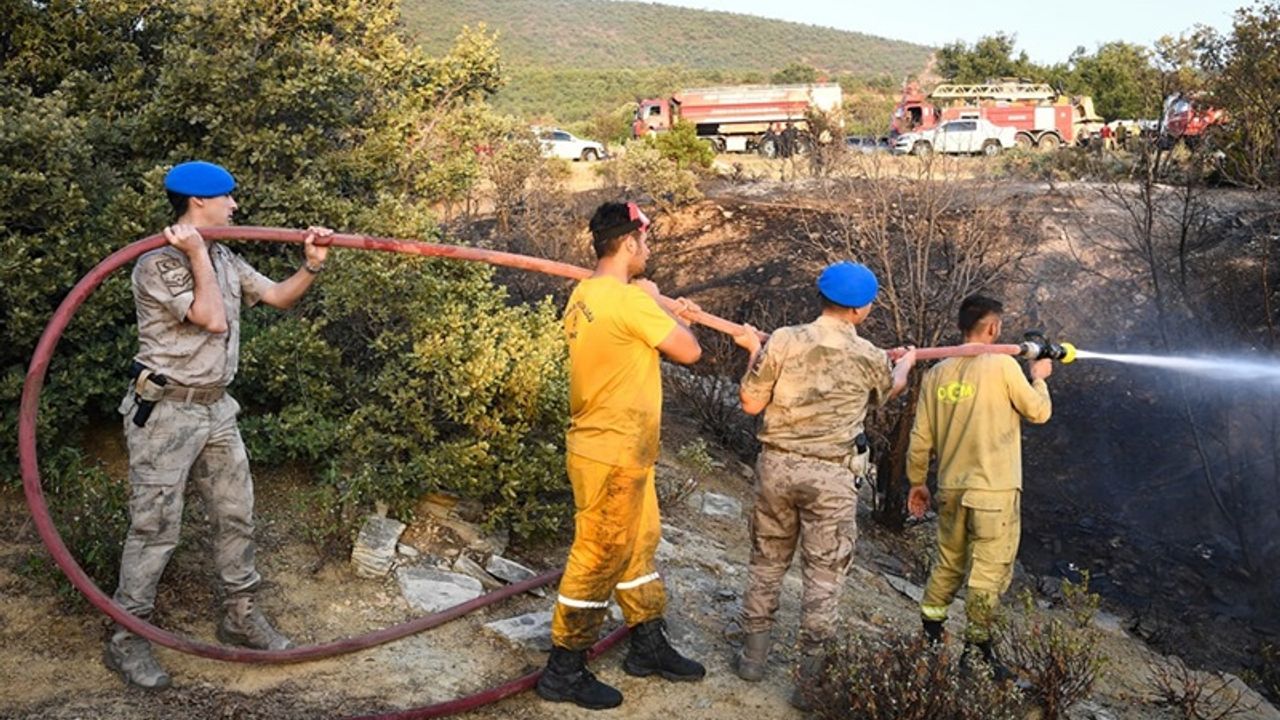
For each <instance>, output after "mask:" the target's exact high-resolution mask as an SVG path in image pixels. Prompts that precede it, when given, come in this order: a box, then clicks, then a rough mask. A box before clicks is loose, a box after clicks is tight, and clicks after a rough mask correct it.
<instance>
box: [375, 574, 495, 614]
mask: <svg viewBox="0 0 1280 720" xmlns="http://www.w3.org/2000/svg"><path fill="white" fill-rule="evenodd" d="M396 579H397V580H399V581H400V593H401V594H402V595H403V596H404V599H405V600H406V601H407V602H408V603H409V605H410V606H412V607H413V609H415V610H419V611H421V612H425V613H433V612H440V611H441V610H447V609H448V608H451V607H453V606H454V605H459V604H461V603H464V602H467V601H468V600H474V599H475V598H478V597H480V596H481V595H483V594H484V586H483V585H481V584H480V581H479V580H476V579H475V578H473V577H468V576H466V575H460V574H458V573H452V572H445V571H444V570H436V569H434V568H425V567H402V568H400V569H399V570H396Z"/></svg>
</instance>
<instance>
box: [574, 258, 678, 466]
mask: <svg viewBox="0 0 1280 720" xmlns="http://www.w3.org/2000/svg"><path fill="white" fill-rule="evenodd" d="M675 327H676V321H675V320H674V319H672V317H671V316H670V315H668V314H667V313H666V312H665V311H663V309H662V308H661V307H659V306H658V303H657V301H656V300H654V299H653V298H652V297H650V296H649V295H648V294H647V293H645V291H643V290H641V289H640V288H638V287H635V286H634V285H627V284H625V283H622V282H621V281H619V280H618V279H617V278H613V277H593V278H588V279H586V280H583V281H582V282H580V283H578V286H577V287H576V288H574V290H573V294H572V295H570V296H569V304H568V306H567V307H566V308H565V312H564V332H565V336H566V337H567V338H568V341H569V412H570V414H571V415H572V418H573V419H572V422H571V423H570V426H569V433H568V436H567V437H566V440H565V445H566V448H567V449H568V451H569V452H571V453H573V454H575V455H581V456H583V457H585V458H588V459H591V460H595V461H596V462H602V463H606V464H609V465H616V466H619V467H647V466H649V465H652V464H653V463H654V462H656V461H657V459H658V435H659V430H660V426H661V422H662V372H661V367H660V361H659V357H658V351H657V349H656V348H657V346H658V344H659V343H661V342H662V341H663V340H664V339H666V337H667V335H668V334H670V333H671V331H672V330H673V329H674V328H675Z"/></svg>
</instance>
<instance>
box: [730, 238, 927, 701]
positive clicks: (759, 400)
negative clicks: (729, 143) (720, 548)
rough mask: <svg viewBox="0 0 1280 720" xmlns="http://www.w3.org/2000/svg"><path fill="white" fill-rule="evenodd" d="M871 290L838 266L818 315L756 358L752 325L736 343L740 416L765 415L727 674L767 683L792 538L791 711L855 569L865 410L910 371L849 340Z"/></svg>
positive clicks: (822, 284) (903, 360) (859, 272)
mask: <svg viewBox="0 0 1280 720" xmlns="http://www.w3.org/2000/svg"><path fill="white" fill-rule="evenodd" d="M878 287H879V286H878V283H877V281H876V277H875V275H874V274H873V273H872V272H871V271H870V270H869V269H867V268H866V267H865V266H863V265H858V264H855V263H850V262H844V263H837V264H835V265H832V266H830V267H828V268H827V269H826V270H825V271H823V273H822V275H821V276H820V277H819V278H818V290H819V292H820V294H821V296H822V304H823V310H822V315H821V316H820V317H818V319H817V320H815V321H813V322H811V323H809V324H807V325H797V326H793V327H784V328H779V329H778V330H776V331H774V333H773V335H772V336H771V337H770V338H769V342H768V344H767V345H765V347H764V349H763V351H761V347H760V339H759V336H758V335H757V334H756V332H755V330H754V328H751V327H750V326H747V328H746V331H745V332H744V333H742V334H741V335H738V336H736V337H735V338H734V339H735V340H736V341H737V342H738V344H739V345H741V346H742V347H743V348H745V349H746V350H748V351H749V352H750V353H751V359H750V361H749V363H748V366H747V373H746V376H745V377H743V379H742V387H741V401H742V408H743V410H744V411H746V412H747V413H748V414H751V415H756V414H759V413H760V412H761V411H763V412H764V423H763V426H762V428H761V430H760V432H759V438H760V443H761V444H762V445H763V448H762V450H761V452H760V458H759V460H758V462H757V466H756V474H757V477H758V481H757V483H756V499H755V508H754V510H753V512H752V516H751V560H750V565H749V568H748V572H749V581H748V587H747V592H746V595H745V597H744V598H743V601H742V625H743V629H745V630H746V632H747V636H746V639H745V642H744V645H743V649H742V652H741V653H740V654H739V655H738V657H737V659H736V665H735V670H736V672H737V673H738V675H739V676H740V677H742V678H743V679H744V680H749V681H753V682H754V681H759V680H760V679H762V678H763V677H764V671H765V665H766V663H767V660H768V654H769V644H770V640H769V632H770V628H771V627H772V625H773V616H774V613H775V612H776V611H777V609H778V593H779V592H780V591H781V589H782V577H783V575H785V574H786V572H787V568H788V567H789V566H790V565H791V559H792V556H793V555H794V554H795V550H796V544H797V542H798V543H799V545H800V553H801V559H802V561H803V573H804V600H803V605H802V608H803V609H802V615H801V618H800V650H801V661H800V675H799V678H798V680H797V686H796V691H795V693H793V695H792V697H791V703H792V704H793V705H795V706H796V707H798V708H800V709H810V707H809V706H810V701H809V699H808V698H807V697H806V695H805V689H806V688H807V687H809V686H810V684H811V682H812V680H813V678H814V675H815V674H816V673H818V672H819V671H820V663H821V655H820V654H819V652H818V651H819V650H820V649H821V646H822V644H823V642H825V641H827V640H829V639H831V638H833V637H834V636H835V632H836V623H837V620H838V618H837V612H838V609H839V601H840V591H841V589H842V588H843V587H844V580H845V575H846V574H847V572H848V570H849V566H850V565H851V564H852V563H853V544H854V540H855V539H856V536H857V527H856V525H855V523H856V517H857V499H858V496H857V488H856V483H857V482H859V481H860V479H861V476H862V475H864V474H865V472H866V468H867V453H866V440H865V436H864V435H863V434H862V430H863V420H864V419H865V417H866V414H867V410H868V409H870V408H874V407H876V406H878V405H882V404H884V403H885V402H886V401H887V400H889V399H890V398H892V397H894V396H896V395H897V394H898V393H900V392H902V390H903V389H904V388H905V387H906V384H907V375H908V373H909V372H910V370H911V367H912V365H913V364H914V363H915V351H914V350H906V349H903V348H899V349H895V350H893V351H890V352H886V351H884V350H881V349H879V348H877V347H876V346H875V345H873V344H871V342H870V341H868V340H866V339H864V338H862V337H859V336H858V331H857V329H856V328H857V325H858V324H859V323H861V322H863V321H864V320H866V319H867V316H868V315H870V314H871V303H872V300H874V299H875V296H876V292H877V290H878ZM891 358H896V359H897V363H896V365H893V366H891V365H890V361H891Z"/></svg>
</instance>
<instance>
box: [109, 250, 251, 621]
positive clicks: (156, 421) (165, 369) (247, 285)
mask: <svg viewBox="0 0 1280 720" xmlns="http://www.w3.org/2000/svg"><path fill="white" fill-rule="evenodd" d="M209 257H210V260H211V261H212V264H213V268H214V272H215V274H216V276H217V280H218V286H219V289H220V290H221V292H222V299H223V305H224V307H225V308H226V316H227V332H226V333H224V334H213V333H209V332H207V331H205V330H204V329H203V328H200V327H198V326H196V325H195V324H193V323H189V322H185V321H184V318H185V317H186V314H187V311H188V310H189V309H190V307H191V304H192V302H193V301H194V298H195V284H194V280H193V278H192V275H191V269H190V268H191V265H190V262H189V261H188V259H187V257H186V255H184V254H183V253H182V252H181V251H179V250H177V249H175V248H172V247H164V248H161V249H159V250H155V251H153V252H149V253H147V254H146V255H143V256H142V257H141V258H140V259H139V260H138V263H137V265H136V266H135V267H134V270H133V296H134V302H135V305H136V307H137V314H138V344H139V351H138V355H137V357H136V360H137V361H138V362H139V363H141V364H142V365H144V366H146V367H147V368H150V369H151V370H153V371H154V372H156V373H159V374H160V375H163V376H165V377H166V378H168V384H167V385H166V386H165V387H164V389H163V397H161V399H160V400H158V401H157V402H156V404H155V407H154V408H153V410H152V412H151V415H150V417H149V418H148V419H147V422H146V424H145V425H144V426H143V427H138V426H137V425H136V424H134V422H133V417H134V414H135V413H136V412H137V410H138V403H137V402H136V399H135V384H136V383H130V385H129V390H128V392H127V393H126V394H125V399H124V401H123V402H122V403H121V404H120V413H121V414H122V415H124V433H125V440H126V442H127V443H128V447H129V484H130V486H131V492H132V495H131V497H130V500H129V517H130V526H129V534H128V536H127V537H126V539H125V543H124V553H123V555H122V557H121V559H120V584H119V586H118V587H117V588H116V593H115V601H116V602H117V603H119V604H120V605H121V606H123V607H124V608H125V609H126V610H128V611H129V612H130V613H133V614H135V615H138V616H141V617H146V616H148V615H150V614H151V612H152V610H154V608H155V597H156V586H157V584H158V583H159V581H160V576H161V575H162V574H163V573H164V569H165V565H166V564H168V562H169V558H170V556H172V555H173V550H174V548H175V547H176V546H177V543H178V535H179V531H180V529H181V523H182V506H183V493H184V490H185V487H186V483H187V478H188V476H189V477H190V478H191V479H192V480H194V481H195V483H196V487H197V488H198V489H199V491H200V492H201V494H202V495H203V496H204V500H205V505H206V507H207V508H208V512H209V517H210V520H211V522H212V525H213V530H214V533H215V537H214V559H215V562H216V564H217V567H218V572H219V574H220V575H221V578H222V584H223V587H224V588H225V589H226V592H227V595H228V596H232V595H235V594H239V593H244V592H246V591H248V590H251V589H252V588H253V587H254V586H255V585H257V584H258V582H259V580H260V577H259V575H258V572H257V570H256V569H255V568H254V542H253V480H252V478H251V476H250V474H249V458H248V455H247V454H246V453H245V448H244V443H243V441H242V440H241V439H240V431H239V429H237V427H236V414H237V413H238V412H239V410H240V405H239V404H238V403H237V402H236V401H235V399H234V398H232V397H231V396H230V395H228V394H226V392H225V388H226V386H227V385H228V384H230V382H231V381H232V379H233V378H234V377H235V374H236V366H237V364H238V363H239V357H240V305H241V303H242V302H243V303H245V304H247V305H250V306H252V305H254V304H256V303H257V302H258V301H259V299H261V296H262V293H263V292H264V291H265V290H266V289H268V288H270V287H271V286H272V284H273V283H272V282H271V281H270V280H269V279H267V278H266V277H265V276H263V275H261V274H260V273H258V272H257V271H256V270H254V269H253V268H252V267H250V265H249V264H248V263H247V262H245V261H244V260H243V259H241V258H240V257H239V256H237V255H236V254H235V253H233V252H231V250H229V249H227V248H226V247H224V246H222V245H218V244H214V245H212V246H211V247H210V248H209Z"/></svg>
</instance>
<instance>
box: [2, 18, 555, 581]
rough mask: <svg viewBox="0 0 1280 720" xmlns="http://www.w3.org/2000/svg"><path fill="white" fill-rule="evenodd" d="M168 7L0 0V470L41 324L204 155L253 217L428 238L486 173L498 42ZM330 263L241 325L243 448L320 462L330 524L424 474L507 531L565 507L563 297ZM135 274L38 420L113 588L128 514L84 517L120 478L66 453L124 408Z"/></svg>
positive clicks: (67, 496) (392, 25)
mask: <svg viewBox="0 0 1280 720" xmlns="http://www.w3.org/2000/svg"><path fill="white" fill-rule="evenodd" d="M161 5H162V7H157V6H156V4H155V3H151V2H147V1H146V0H113V2H101V3H97V2H95V3H70V4H68V3H20V4H18V5H15V6H14V7H13V8H11V9H10V10H6V11H4V17H5V21H6V27H5V30H4V31H3V33H0V34H3V35H4V37H5V38H6V42H3V43H0V258H2V259H0V313H2V314H0V477H3V478H4V480H5V481H6V482H9V483H16V482H17V472H16V464H17V463H16V452H15V446H14V442H15V439H16V423H17V400H18V397H19V395H20V393H21V389H22V382H23V376H24V375H25V372H26V367H27V363H28V361H29V359H30V356H31V353H32V351H33V349H34V347H35V343H36V340H37V338H38V336H39V333H40V332H41V330H42V328H43V327H44V324H45V323H46V322H47V320H48V318H49V317H50V316H51V315H52V313H53V311H54V309H55V308H56V307H57V305H58V303H59V302H61V301H62V299H63V298H64V297H65V296H66V293H67V291H68V290H69V289H70V288H71V287H72V285H73V283H74V282H75V281H76V280H77V279H78V278H79V277H81V276H82V275H83V274H84V273H85V271H87V270H88V269H89V268H91V267H93V266H94V265H95V264H96V263H97V262H98V261H99V260H101V259H102V258H103V257H105V256H106V255H107V254H108V253H110V252H111V251H113V250H115V249H118V248H119V247H121V246H123V245H125V244H126V243H128V242H131V241H133V240H136V239H138V238H140V237H143V236H145V235H148V234H151V233H152V232H154V231H155V230H156V229H157V228H159V227H160V226H161V225H163V224H164V222H166V220H167V219H168V208H167V203H166V202H165V197H164V192H163V189H162V185H161V183H162V179H163V176H164V173H165V172H166V170H167V168H168V167H169V166H170V165H172V164H173V163H175V162H177V161H180V160H186V159H190V158H193V157H201V158H208V159H211V160H215V161H217V162H220V163H222V164H224V165H225V166H226V167H228V168H229V169H230V170H231V171H232V172H233V173H235V174H236V176H237V177H238V179H239V181H240V191H239V192H238V194H237V201H238V202H239V203H240V206H241V207H240V211H239V213H238V214H237V221H238V222H242V223H244V224H251V225H281V226H288V227H305V226H306V225H308V224H312V223H315V224H325V225H329V226H331V227H333V228H335V229H337V230H339V231H349V232H364V233H369V234H379V235H392V236H398V237H410V238H425V239H432V238H435V237H436V236H437V235H438V230H437V229H436V224H435V221H434V218H433V215H432V212H431V208H432V207H433V206H435V205H436V204H437V203H440V202H450V201H456V200H457V199H458V198H460V197H463V196H465V195H466V194H467V193H468V192H469V191H470V190H471V188H472V186H473V184H474V183H475V182H476V180H477V179H478V178H479V177H480V173H481V165H480V161H479V159H478V156H479V153H477V152H474V151H473V149H474V148H477V147H480V146H483V145H485V144H488V143H489V142H490V141H492V140H493V139H494V137H492V136H491V135H492V133H494V132H496V131H497V130H496V127H497V125H496V124H495V123H494V122H493V118H492V116H491V114H490V113H489V112H488V110H487V108H486V106H485V105H484V103H483V98H484V97H485V96H486V95H487V94H488V93H491V92H492V91H493V90H494V89H495V88H496V87H497V86H498V85H499V84H500V83H501V76H500V75H499V72H498V68H499V66H498V57H497V52H496V47H495V42H494V38H493V36H492V35H488V34H485V33H484V32H473V31H470V30H464V31H463V32H462V33H461V34H460V35H459V36H458V37H457V38H456V39H455V41H454V44H453V46H452V49H451V50H450V51H448V52H447V53H444V54H442V55H440V56H438V57H427V56H426V55H424V54H423V53H422V52H421V50H419V49H417V48H415V47H414V45H413V44H412V43H411V42H410V41H408V40H407V39H406V38H405V37H404V36H403V35H401V34H400V33H401V26H400V22H399V20H400V18H399V10H398V7H399V4H398V3H397V2H394V1H393V0H370V1H369V2H361V3H349V2H345V1H343V0H317V1H315V2H308V3H284V4H274V5H273V4H263V3H260V2H256V1H255V0H226V1H225V2H219V3H176V4H161ZM140 17H145V18H146V19H147V22H145V23H140V22H139V20H138V18H140ZM210 98H213V100H211V99H210ZM235 248H236V250H237V251H238V252H241V253H243V254H244V255H245V256H247V257H248V258H249V259H250V261H251V262H252V263H253V264H254V265H255V266H256V267H258V269H260V270H262V271H263V272H264V273H266V274H268V275H270V276H271V277H274V278H277V279H279V278H283V277H285V276H286V275H287V274H290V273H292V272H294V271H295V270H296V269H297V267H298V264H299V262H300V257H301V254H300V251H299V249H298V248H297V247H296V246H282V245H252V244H236V245H235ZM330 267H331V270H330V271H329V272H327V273H326V274H325V275H324V276H323V277H322V278H321V280H320V282H319V283H317V286H316V287H315V288H314V289H313V290H312V292H310V293H308V295H307V297H306V298H305V299H304V300H303V301H302V302H301V303H300V304H299V306H298V307H296V308H294V309H293V310H291V311H289V312H287V313H280V312H278V311H275V310H271V309H262V308H254V309H250V310H248V311H246V313H245V315H244V326H243V331H244V338H243V345H242V352H243V358H242V361H243V362H242V365H241V371H240V374H239V377H238V378H237V381H236V384H235V385H234V386H233V387H232V392H233V393H234V394H236V395H237V396H238V397H239V399H240V400H241V401H242V404H243V405H244V409H245V412H244V415H243V416H242V422H243V426H242V429H243V433H244V435H245V439H246V442H247V443H248V445H249V447H250V450H251V453H252V457H253V460H254V462H255V464H256V465H269V464H278V463H294V462H302V463H305V464H307V465H310V466H311V467H312V468H313V469H314V470H315V474H316V477H317V478H319V479H318V480H317V488H318V490H317V493H318V494H317V496H316V497H317V498H321V499H323V504H324V510H325V513H326V517H329V518H330V519H331V520H332V522H333V524H334V525H335V526H341V525H342V524H343V523H344V522H346V520H347V515H345V514H344V513H348V512H349V511H350V510H351V509H352V508H354V507H356V506H357V505H358V504H360V503H367V502H370V501H371V500H373V499H385V500H387V501H389V502H392V503H394V504H395V505H396V506H397V507H399V508H401V509H403V508H405V507H406V506H407V505H408V503H409V500H410V499H411V498H412V496H413V495H414V493H416V492H418V491H420V490H422V489H428V488H437V487H438V488H443V489H449V490H453V491H457V492H460V493H465V494H468V495H472V496H474V497H476V498H478V499H483V500H486V501H489V502H491V503H493V505H494V510H493V512H492V514H491V516H490V518H489V519H490V521H491V522H493V523H507V524H511V525H513V526H514V529H515V530H517V531H518V532H525V533H534V534H536V533H538V532H544V531H546V530H548V529H550V528H552V527H553V526H556V525H557V524H558V523H559V522H561V521H562V520H563V518H564V516H565V513H563V512H561V511H560V510H561V509H560V508H559V507H558V506H553V507H548V506H547V505H546V499H545V495H546V492H547V489H548V488H550V487H552V486H556V487H558V486H559V485H560V484H561V482H562V477H563V470H562V468H561V465H562V462H561V454H562V449H561V442H562V441H561V440H560V439H559V438H560V436H561V435H562V434H563V430H564V424H565V423H564V417H565V404H566V400H565V397H564V396H565V394H566V393H565V390H564V387H563V385H564V381H563V378H564V373H563V368H562V355H563V346H562V342H561V340H560V339H559V330H558V323H557V322H556V318H555V312H554V311H553V309H552V308H550V307H549V306H546V305H543V306H539V307H536V308H521V307H509V306H508V300H507V297H506V294H505V292H503V291H502V290H500V289H499V288H498V287H496V286H495V284H494V283H493V282H492V275H491V273H490V272H489V271H488V270H487V269H483V268H479V267H472V266H466V267H464V266H462V265H460V264H450V263H445V262H434V263H428V262H422V261H410V260H402V259H393V258H389V257H372V256H371V255H369V256H366V255H362V254H359V253H350V252H343V251H335V252H334V255H333V256H332V259H331V263H330ZM127 272H128V271H127V269H124V270H121V271H119V272H117V273H116V274H115V275H113V276H112V277H111V278H109V279H108V280H107V281H106V282H105V283H104V284H103V285H102V286H101V288H99V289H98V290H97V291H96V293H95V294H94V295H93V296H92V297H91V298H90V299H89V300H88V302H86V303H85V305H84V306H83V307H82V308H81V310H80V311H79V312H78V313H77V316H76V318H75V319H74V320H73V321H72V323H71V325H70V326H69V327H68V329H67V331H66V332H65V333H64V335H63V338H62V340H61V342H60V344H59V346H58V352H57V354H56V356H55V358H54V360H53V362H52V364H51V367H50V369H49V373H48V377H47V385H46V388H45V392H44V393H43V395H42V404H41V412H40V420H39V423H40V425H39V428H38V434H39V438H40V444H41V458H40V459H41V469H42V472H43V474H44V477H45V480H46V484H47V486H48V487H49V490H50V495H51V497H53V498H55V500H56V504H57V507H56V508H55V512H56V513H57V514H58V521H59V528H60V529H61V530H62V531H63V532H65V533H67V534H68V536H69V537H72V538H74V539H73V540H69V544H70V545H71V546H72V549H73V551H74V552H76V554H77V557H79V558H80V559H81V561H82V562H84V563H85V564H86V565H87V566H93V567H94V568H95V569H94V570H93V571H92V572H93V574H94V575H95V577H96V578H98V580H99V582H101V583H103V584H104V587H105V586H109V585H110V584H111V582H112V579H111V578H110V577H108V575H107V574H106V573H107V570H108V569H110V570H111V571H114V567H113V566H114V564H115V563H116V562H118V558H119V553H118V549H117V548H115V547H109V546H108V545H109V543H118V542H119V541H121V540H122V539H123V535H124V530H123V526H122V525H117V524H116V520H117V519H118V518H114V517H113V518H111V519H108V518H105V517H104V518H99V517H98V514H99V511H100V510H101V511H102V512H104V513H105V512H115V510H116V508H115V506H113V505H111V504H109V503H106V502H105V501H103V500H102V499H101V498H96V496H95V495H94V493H100V494H106V493H112V492H115V491H116V490H118V488H115V486H112V485H109V483H108V481H107V479H106V477H105V475H103V474H102V473H101V472H98V471H96V470H91V469H86V467H87V466H86V465H85V464H84V463H82V462H80V461H79V460H78V459H77V457H76V455H75V453H74V452H73V450H74V448H76V447H78V446H79V445H80V442H81V437H80V431H81V430H82V429H83V427H84V425H85V424H86V423H91V422H110V423H118V422H119V420H118V416H116V415H115V414H114V412H113V410H114V408H115V406H116V404H117V403H118V402H119V399H120V396H121V394H122V393H123V391H124V387H125V384H126V379H125V377H124V374H125V371H126V370H127V368H128V365H129V360H130V358H131V357H132V356H133V354H134V353H135V351H136V348H137V339H136V329H135V325H134V323H135V318H134V309H133V302H132V297H131V292H130V288H129V279H128V274H127ZM67 513H70V515H68V514H67ZM77 513H78V514H79V517H80V521H79V522H74V521H73V519H74V518H75V517H76V516H77ZM90 514H91V517H90ZM81 532H83V533H87V534H90V535H91V536H90V535H86V536H85V537H83V538H80V537H78V534H79V533H81ZM341 532H342V531H341V530H334V532H332V533H325V534H327V535H331V536H332V535H340V534H341Z"/></svg>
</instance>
